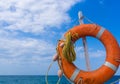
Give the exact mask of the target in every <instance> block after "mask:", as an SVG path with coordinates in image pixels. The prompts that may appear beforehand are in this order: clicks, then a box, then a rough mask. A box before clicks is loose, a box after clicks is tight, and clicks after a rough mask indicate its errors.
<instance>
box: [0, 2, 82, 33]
mask: <svg viewBox="0 0 120 84" xmlns="http://www.w3.org/2000/svg"><path fill="white" fill-rule="evenodd" d="M81 1H83V0H70V1H68V0H60V1H57V0H7V1H4V0H1V1H0V18H1V21H5V22H6V23H8V24H9V25H7V26H6V27H5V28H7V29H9V30H20V31H23V32H30V33H41V32H43V31H44V30H45V28H48V27H49V28H53V27H59V26H60V25H61V24H62V23H66V22H69V21H70V17H69V15H68V13H67V11H68V10H69V9H70V8H71V7H72V6H73V5H74V4H76V3H77V2H81ZM3 27H4V26H3Z"/></svg>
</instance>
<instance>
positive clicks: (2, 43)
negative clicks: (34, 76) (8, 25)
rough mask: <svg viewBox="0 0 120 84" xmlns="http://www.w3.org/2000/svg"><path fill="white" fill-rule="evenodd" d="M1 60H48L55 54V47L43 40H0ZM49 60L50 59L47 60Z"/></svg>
mask: <svg viewBox="0 0 120 84" xmlns="http://www.w3.org/2000/svg"><path fill="white" fill-rule="evenodd" d="M0 52H1V53H0V59H2V60H3V59H4V60H5V59H6V60H9V61H10V60H11V61H13V62H14V61H15V62H16V60H18V61H21V60H28V61H31V60H36V59H37V60H38V61H39V59H46V58H48V55H49V57H51V56H50V55H52V54H54V52H55V46H54V45H52V44H50V43H49V42H46V41H43V40H36V39H33V38H24V39H13V38H12V39H11V38H5V37H4V38H2V39H0ZM46 60H48V59H46Z"/></svg>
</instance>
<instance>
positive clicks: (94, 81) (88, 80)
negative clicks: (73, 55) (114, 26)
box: [57, 24, 120, 84]
mask: <svg viewBox="0 0 120 84" xmlns="http://www.w3.org/2000/svg"><path fill="white" fill-rule="evenodd" d="M68 32H70V33H71V34H72V36H75V34H76V33H77V34H78V36H76V37H74V38H73V37H72V41H73V42H76V41H77V40H78V39H79V38H81V37H84V36H92V37H95V38H98V39H99V40H100V41H101V42H102V43H103V45H104V46H105V49H106V60H105V63H104V64H103V65H101V67H100V68H98V69H97V70H94V71H84V70H79V69H78V68H77V67H76V66H75V65H74V64H73V63H70V62H68V61H67V60H66V59H65V58H64V56H63V54H62V50H63V47H64V40H60V41H59V42H58V46H57V52H58V55H59V57H60V60H61V67H62V70H63V72H64V75H65V76H66V77H67V78H68V79H69V80H70V81H72V82H74V83H75V84H77V83H78V84H103V83H104V82H106V81H107V80H109V79H110V78H111V77H112V76H113V75H114V74H115V72H116V71H117V69H118V67H119V64H120V61H117V60H118V59H120V48H119V44H118V43H117V41H116V39H115V38H114V37H113V35H112V34H111V33H110V32H109V31H108V30H106V29H105V28H103V27H100V26H98V25H96V24H82V25H79V26H75V27H73V28H72V29H70V30H69V31H68ZM68 32H66V33H65V35H66V34H67V33H68ZM80 82H81V83H80Z"/></svg>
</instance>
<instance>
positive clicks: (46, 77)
mask: <svg viewBox="0 0 120 84" xmlns="http://www.w3.org/2000/svg"><path fill="white" fill-rule="evenodd" d="M53 63H54V61H52V62H51V64H50V65H49V67H48V70H47V73H46V76H45V81H46V84H49V83H48V72H49V70H50V68H51V67H52V65H53ZM60 80H61V78H60V77H59V79H58V81H57V83H56V84H59V83H60Z"/></svg>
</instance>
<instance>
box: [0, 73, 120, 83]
mask: <svg viewBox="0 0 120 84" xmlns="http://www.w3.org/2000/svg"><path fill="white" fill-rule="evenodd" d="M118 79H120V76H114V77H112V78H111V79H110V80H109V81H108V82H106V83H105V84H110V83H111V82H114V81H115V80H118ZM57 80H58V77H57V76H48V82H49V84H56V82H57ZM0 84H46V83H45V76H36V75H30V76H18V75H17V76H15V75H14V76H12V75H10V76H0ZM60 84H70V83H69V82H68V80H67V79H66V78H65V77H64V76H63V77H62V78H61V81H60Z"/></svg>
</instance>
